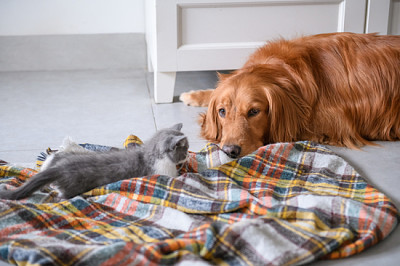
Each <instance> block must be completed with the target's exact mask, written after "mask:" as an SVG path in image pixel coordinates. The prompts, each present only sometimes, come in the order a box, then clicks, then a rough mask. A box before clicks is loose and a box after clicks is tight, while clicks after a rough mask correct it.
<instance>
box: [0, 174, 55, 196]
mask: <svg viewBox="0 0 400 266" xmlns="http://www.w3.org/2000/svg"><path fill="white" fill-rule="evenodd" d="M57 178H58V173H57V171H56V170H55V169H54V168H48V169H46V170H45V171H43V172H39V173H38V174H36V175H34V176H33V177H31V178H30V179H29V180H28V182H26V183H25V184H24V185H22V186H20V187H19V188H17V189H14V190H2V191H0V199H9V200H17V199H23V198H26V197H29V196H30V195H32V193H33V192H35V191H36V190H38V189H40V188H41V187H43V186H45V185H47V184H49V183H51V182H53V181H55V180H56V179H57Z"/></svg>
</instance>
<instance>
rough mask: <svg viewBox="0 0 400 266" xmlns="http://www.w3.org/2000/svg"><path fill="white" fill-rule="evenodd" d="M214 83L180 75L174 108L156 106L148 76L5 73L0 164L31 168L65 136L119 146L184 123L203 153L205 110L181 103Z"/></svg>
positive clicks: (212, 78) (0, 90)
mask: <svg viewBox="0 0 400 266" xmlns="http://www.w3.org/2000/svg"><path fill="white" fill-rule="evenodd" d="M215 82H216V75H215V73H214V72H187V73H178V75H177V81H176V89H175V95H176V97H175V100H176V102H174V103H172V104H155V103H154V100H153V98H152V95H153V75H152V74H151V73H148V72H147V71H145V70H132V69H130V70H126V69H125V70H124V69H122V70H115V69H114V70H91V71H45V72H40V71H38V72H0V159H1V160H4V161H7V162H10V163H13V164H18V165H28V166H29V165H31V164H33V163H34V162H35V160H36V156H37V155H38V154H39V153H40V152H41V151H44V150H45V149H46V148H47V147H52V148H56V147H58V146H59V145H60V144H61V141H62V140H63V138H64V137H65V136H71V137H72V138H73V139H74V140H75V141H77V142H79V143H83V142H88V143H94V144H103V145H111V146H116V147H120V146H121V145H122V143H123V141H124V140H125V138H126V137H127V136H128V135H129V134H136V135H137V136H139V137H140V138H142V139H147V138H148V137H149V136H150V135H151V134H153V133H154V132H155V131H156V130H157V129H159V128H163V127H168V126H170V125H172V124H174V123H178V122H183V124H184V126H183V131H184V133H185V134H187V136H188V137H189V141H190V148H191V150H193V151H198V150H200V149H201V148H202V147H203V146H204V145H205V141H204V140H201V139H200V138H199V137H198V132H199V126H198V125H197V123H196V121H197V116H198V113H200V112H202V111H204V110H205V109H204V108H194V107H187V106H185V105H184V104H182V103H181V102H179V101H178V100H177V98H178V95H179V94H180V93H181V92H183V91H187V90H191V89H196V88H197V89H201V88H209V87H213V86H214V85H215Z"/></svg>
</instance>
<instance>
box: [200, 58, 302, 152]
mask: <svg viewBox="0 0 400 266" xmlns="http://www.w3.org/2000/svg"><path fill="white" fill-rule="evenodd" d="M299 86H301V84H299V82H297V81H296V79H295V78H294V77H293V75H291V74H290V73H289V72H288V71H287V70H286V69H285V68H284V67H282V66H279V65H257V66H251V67H247V68H243V69H240V70H238V71H236V72H233V73H232V74H228V75H220V81H219V84H218V86H217V88H216V90H215V91H214V92H213V95H212V97H211V100H210V103H209V106H208V110H207V112H206V113H204V114H202V115H201V116H200V124H201V135H202V136H203V137H204V138H205V139H207V140H208V141H211V142H214V143H218V144H220V146H221V148H222V149H223V150H224V151H225V152H226V153H227V154H228V155H229V156H230V157H232V158H236V157H239V156H243V155H246V154H248V153H251V152H253V151H255V150H256V149H257V148H259V147H261V146H263V145H265V144H268V143H273V142H287V141H294V140H297V138H298V135H299V133H300V132H301V131H302V130H304V129H305V128H307V127H306V125H305V123H307V119H306V117H308V116H309V107H308V106H309V105H308V104H306V103H305V101H304V99H303V97H302V96H301V93H300V89H299Z"/></svg>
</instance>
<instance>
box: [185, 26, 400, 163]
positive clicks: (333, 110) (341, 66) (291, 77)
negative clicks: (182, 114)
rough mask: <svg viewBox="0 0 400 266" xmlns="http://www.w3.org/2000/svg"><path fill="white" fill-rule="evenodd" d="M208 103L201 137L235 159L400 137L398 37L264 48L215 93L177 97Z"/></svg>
mask: <svg viewBox="0 0 400 266" xmlns="http://www.w3.org/2000/svg"><path fill="white" fill-rule="evenodd" d="M181 99H182V100H183V101H184V102H186V103H187V104H190V105H203V106H204V105H207V103H208V111H207V113H205V114H202V115H201V118H200V123H201V135H202V136H203V137H204V138H205V139H207V140H209V141H212V142H215V143H219V144H220V146H221V147H222V148H224V147H228V149H227V150H228V154H229V153H230V151H231V149H229V147H240V149H239V150H236V153H237V152H239V154H235V152H233V153H232V154H231V155H232V157H237V156H242V155H245V154H248V153H250V152H252V151H254V150H255V149H257V148H258V147H260V146H262V145H264V144H268V143H273V142H290V141H299V140H311V141H316V142H319V143H323V144H331V145H337V146H346V147H350V148H357V147H360V146H363V145H366V144H369V145H371V144H373V143H372V142H370V141H372V140H398V139H400V36H379V35H376V34H353V33H332V34H320V35H314V36H307V37H302V38H298V39H295V40H290V41H288V40H279V41H274V42H269V43H267V44H266V45H265V46H263V47H262V48H260V49H259V50H257V51H256V52H255V53H254V54H252V55H251V57H250V58H249V60H248V61H247V62H246V63H245V65H244V66H243V67H242V68H241V69H239V70H236V71H234V72H233V73H231V74H227V75H221V76H220V81H219V84H218V86H217V88H216V89H215V90H214V91H194V92H190V93H185V94H182V95H181Z"/></svg>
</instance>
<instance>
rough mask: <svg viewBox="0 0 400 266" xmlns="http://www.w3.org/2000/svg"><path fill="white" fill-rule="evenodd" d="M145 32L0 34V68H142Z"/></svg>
mask: <svg viewBox="0 0 400 266" xmlns="http://www.w3.org/2000/svg"><path fill="white" fill-rule="evenodd" d="M146 64H147V63H146V44H145V37H144V34H141V33H131V34H93V35H44V36H1V37H0V71H53V70H88V69H121V68H124V69H126V68H132V69H145V68H146Z"/></svg>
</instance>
